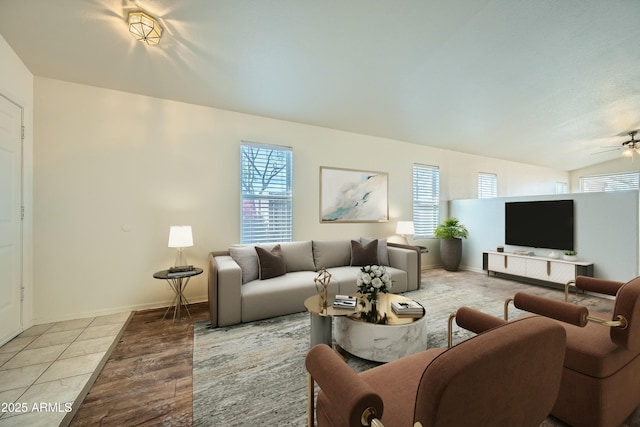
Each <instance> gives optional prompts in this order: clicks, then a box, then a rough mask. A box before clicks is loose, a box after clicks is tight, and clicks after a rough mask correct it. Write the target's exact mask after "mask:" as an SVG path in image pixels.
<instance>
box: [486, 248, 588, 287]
mask: <svg viewBox="0 0 640 427" xmlns="http://www.w3.org/2000/svg"><path fill="white" fill-rule="evenodd" d="M482 269H483V270H486V271H487V274H489V273H498V274H508V275H510V276H519V277H522V278H525V279H533V280H542V281H545V282H551V283H560V284H563V285H564V284H565V283H567V282H568V281H569V280H573V279H575V278H576V276H591V277H593V263H591V262H582V261H566V260H563V259H552V258H545V257H539V256H534V255H517V254H513V253H507V252H494V251H486V252H483V253H482Z"/></svg>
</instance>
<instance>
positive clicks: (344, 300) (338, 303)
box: [333, 295, 358, 310]
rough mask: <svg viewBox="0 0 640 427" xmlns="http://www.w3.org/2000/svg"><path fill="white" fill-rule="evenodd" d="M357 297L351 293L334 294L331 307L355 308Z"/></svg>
mask: <svg viewBox="0 0 640 427" xmlns="http://www.w3.org/2000/svg"><path fill="white" fill-rule="evenodd" d="M357 301H358V299H357V298H356V297H352V296H351V295H336V298H335V299H334V300H333V308H344V309H349V310H353V309H354V308H356V302H357Z"/></svg>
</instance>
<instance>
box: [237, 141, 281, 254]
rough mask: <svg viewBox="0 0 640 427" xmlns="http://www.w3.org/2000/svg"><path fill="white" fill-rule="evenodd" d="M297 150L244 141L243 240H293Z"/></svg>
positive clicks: (241, 197) (242, 163) (242, 147)
mask: <svg viewBox="0 0 640 427" xmlns="http://www.w3.org/2000/svg"><path fill="white" fill-rule="evenodd" d="M292 170H293V151H292V150H291V148H290V147H280V146H274V145H265V144H256V143H252V142H242V145H241V147H240V171H241V172H240V187H241V188H240V193H241V195H240V199H241V206H240V210H241V212H240V215H241V217H240V241H241V242H242V243H261V242H290V241H292V240H293V230H292V223H293V215H292V211H293V191H292V180H293V179H292Z"/></svg>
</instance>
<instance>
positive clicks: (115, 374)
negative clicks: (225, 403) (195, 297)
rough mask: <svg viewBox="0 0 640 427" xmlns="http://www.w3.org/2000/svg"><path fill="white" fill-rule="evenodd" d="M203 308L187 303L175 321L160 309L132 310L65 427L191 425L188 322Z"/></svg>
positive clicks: (203, 316)
mask: <svg viewBox="0 0 640 427" xmlns="http://www.w3.org/2000/svg"><path fill="white" fill-rule="evenodd" d="M207 307H208V306H207V304H206V303H201V304H192V305H191V306H190V311H191V315H192V318H191V319H186V320H181V321H178V320H176V322H175V323H172V322H171V320H170V319H169V320H164V321H163V320H162V316H163V314H164V312H165V309H157V310H147V311H139V312H136V313H135V315H134V316H133V318H132V320H131V322H130V323H129V325H128V326H127V329H126V330H125V332H124V334H123V335H122V338H121V339H120V341H119V342H118V345H117V346H116V349H115V350H114V351H113V353H112V354H111V356H110V357H109V360H108V361H107V364H106V365H105V367H104V369H103V370H102V372H101V373H100V375H99V376H98V378H97V380H96V382H95V383H94V384H93V387H92V388H91V390H90V391H89V394H87V396H86V397H85V400H84V402H83V403H82V405H81V406H80V409H79V410H78V413H77V414H76V416H75V417H74V418H73V420H72V421H71V424H70V425H71V426H134V425H144V426H190V425H191V424H192V415H193V405H192V384H193V377H192V373H193V324H194V322H196V321H200V320H206V319H208V318H209V312H208V309H207Z"/></svg>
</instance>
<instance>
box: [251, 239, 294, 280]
mask: <svg viewBox="0 0 640 427" xmlns="http://www.w3.org/2000/svg"><path fill="white" fill-rule="evenodd" d="M256 253H257V254H258V265H259V266H260V273H259V274H260V275H259V277H260V280H266V279H272V278H274V277H278V276H283V275H284V274H285V273H286V272H287V268H286V267H285V264H284V258H283V257H282V249H281V248H280V245H275V246H274V247H273V249H271V250H270V251H268V250H266V249H264V248H261V247H260V246H256Z"/></svg>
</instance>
